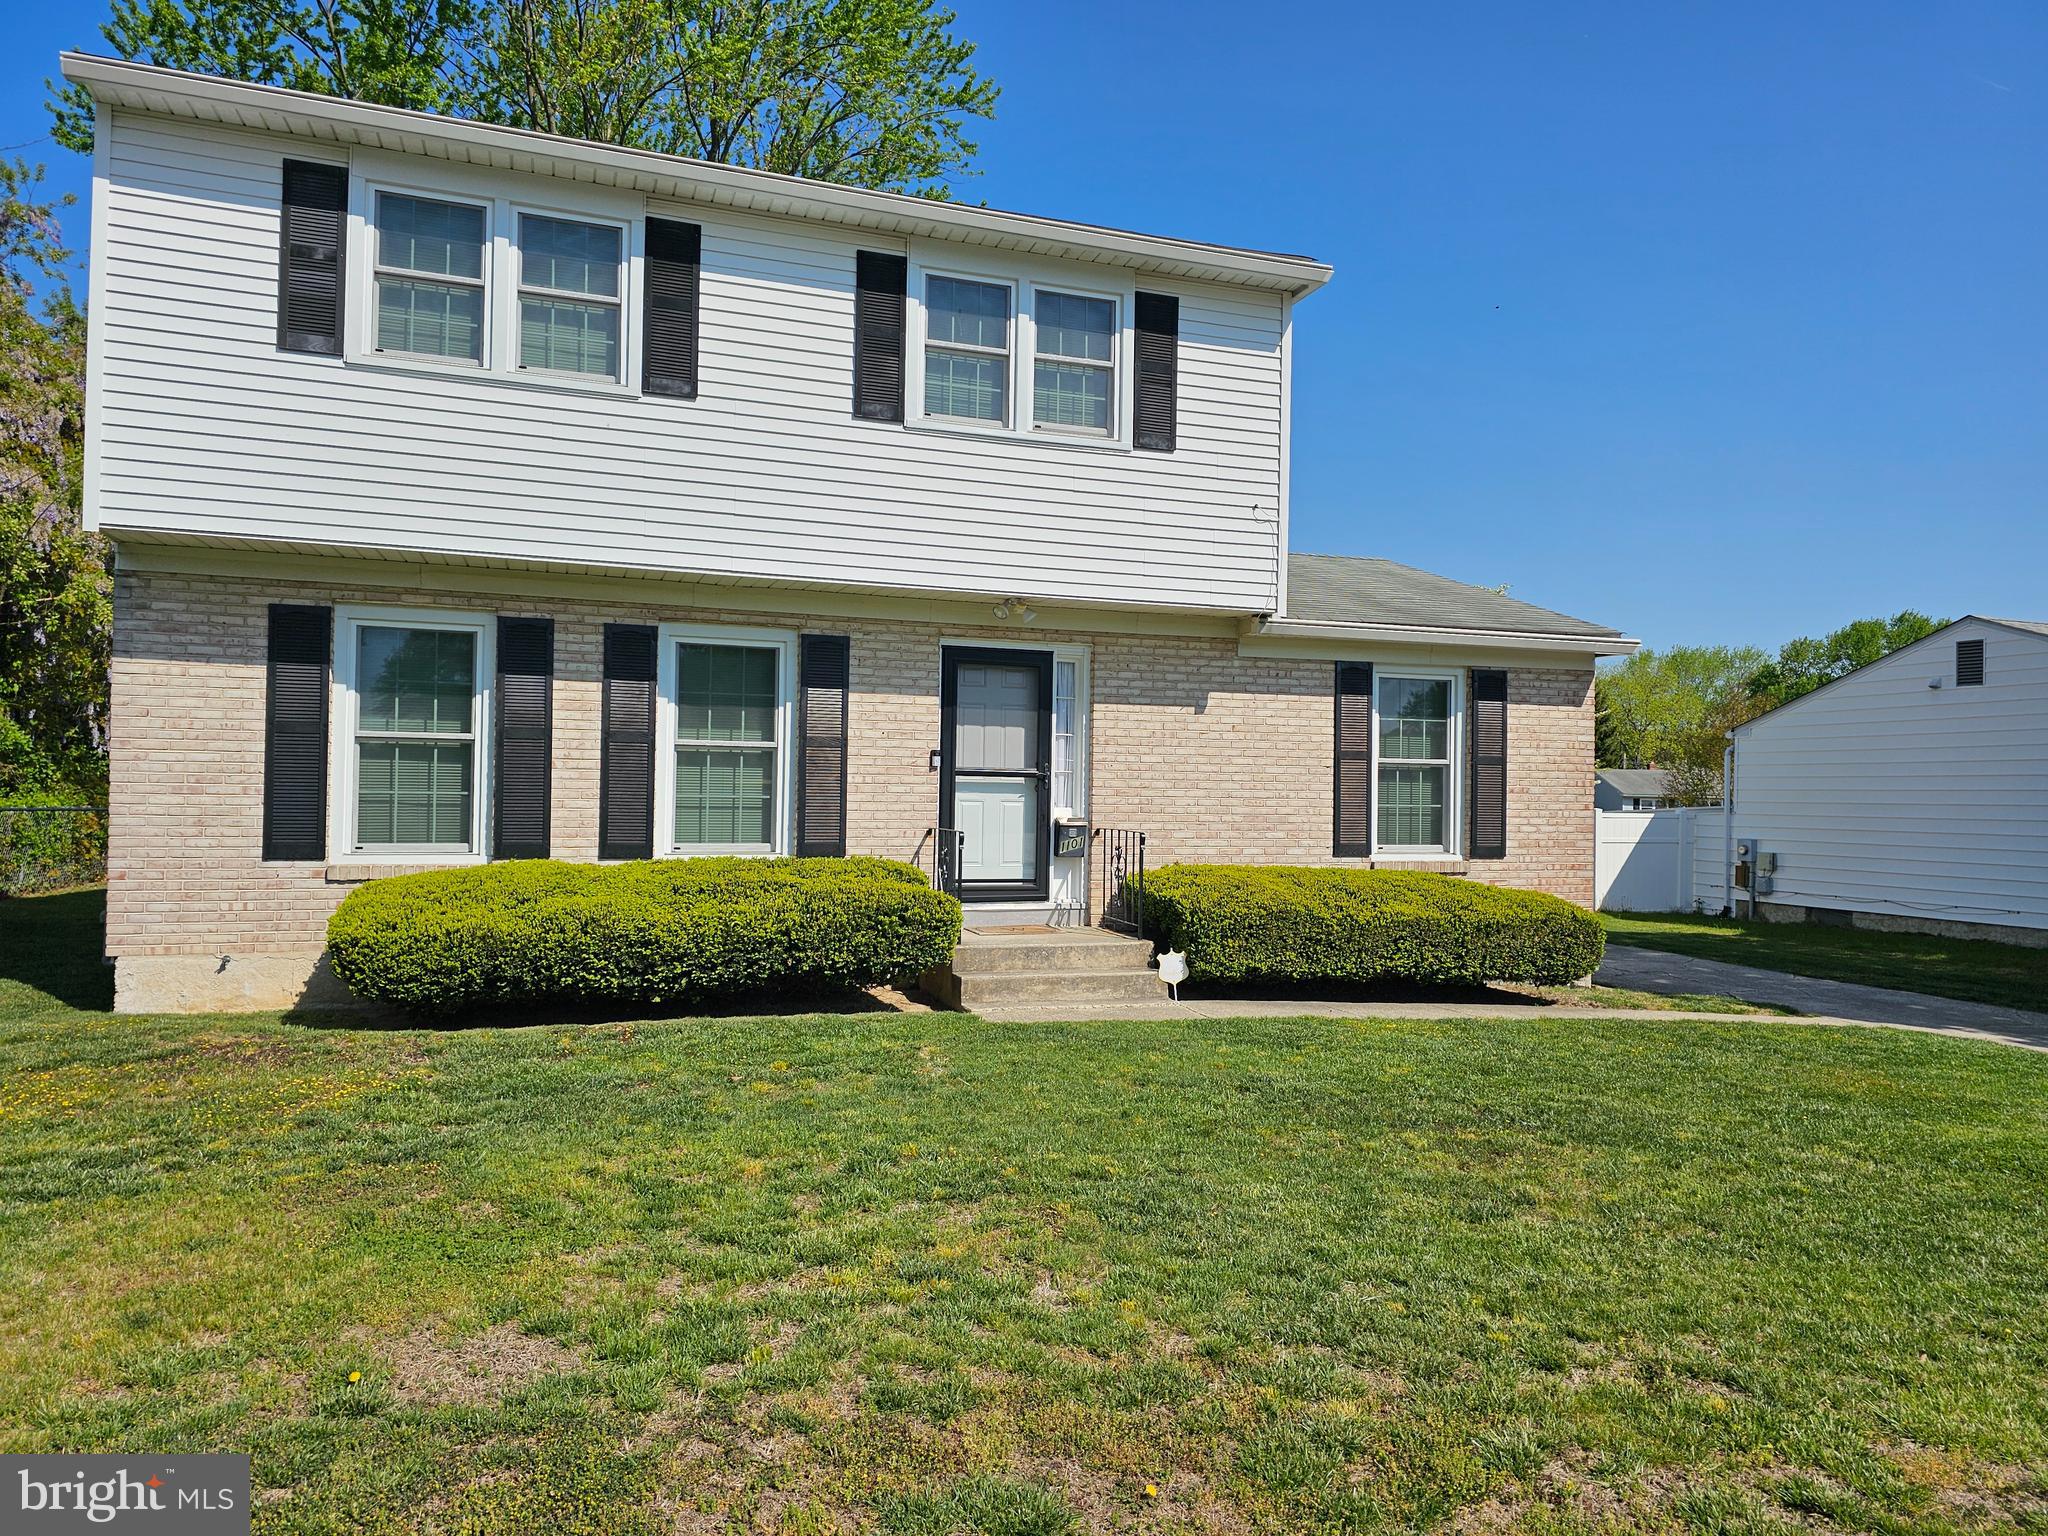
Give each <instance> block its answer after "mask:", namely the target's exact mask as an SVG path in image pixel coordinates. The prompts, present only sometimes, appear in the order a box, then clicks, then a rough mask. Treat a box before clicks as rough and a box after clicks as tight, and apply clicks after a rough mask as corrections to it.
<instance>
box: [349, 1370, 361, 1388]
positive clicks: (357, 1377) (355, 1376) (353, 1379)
mask: <svg viewBox="0 0 2048 1536" xmlns="http://www.w3.org/2000/svg"><path fill="white" fill-rule="evenodd" d="M362 1379H363V1373H362V1372H361V1371H350V1372H349V1373H348V1384H349V1385H350V1386H354V1385H355V1384H356V1383H357V1382H359V1381H361V1380H362Z"/></svg>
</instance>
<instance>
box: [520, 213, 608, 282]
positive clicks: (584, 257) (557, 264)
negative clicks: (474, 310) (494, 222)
mask: <svg viewBox="0 0 2048 1536" xmlns="http://www.w3.org/2000/svg"><path fill="white" fill-rule="evenodd" d="M519 280H520V282H521V284H522V285H524V286H525V287H528V288H553V289H556V290H558V291H559V292H562V293H587V294H590V295H592V296H594V297H598V298H607V299H615V298H617V297H618V296H619V232H618V231H617V230H616V229H613V228H611V227H609V226H608V225H604V224H580V223H577V222H575V221H574V220H571V219H550V218H543V217H541V216H540V215H538V214H532V213H522V214H521V215H520V216H519Z"/></svg>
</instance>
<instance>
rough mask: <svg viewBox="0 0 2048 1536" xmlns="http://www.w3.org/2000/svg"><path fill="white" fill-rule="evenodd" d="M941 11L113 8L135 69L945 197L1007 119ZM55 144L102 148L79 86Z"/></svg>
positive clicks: (766, 3)
mask: <svg viewBox="0 0 2048 1536" xmlns="http://www.w3.org/2000/svg"><path fill="white" fill-rule="evenodd" d="M954 20H955V17H954V15H953V13H952V12H951V11H947V10H941V9H936V8H935V7H934V3H933V0H114V8H113V15H112V18H111V19H110V20H109V21H108V22H107V24H106V25H105V26H104V27H103V28H102V29H101V30H102V33H103V35H104V36H105V38H106V40H107V42H108V43H109V44H110V45H111V46H112V47H113V49H114V50H115V52H117V53H119V54H120V55H121V56H122V57H124V58H131V59H139V60H142V61H144V62H147V63H152V64H165V65H170V66H173V67H175V68H179V69H191V70H199V71H203V72H205V73H208V74H218V75H227V76H231V77H233V78H236V79H242V80H251V81H256V82H258V83H261V84H266V85H283V86H290V87H292V88H294V89H297V90H305V91H316V92H320V93H323V94H329V95H335V96H347V97H351V98H353V99H355V100H359V101H373V102H379V103H383V104H385V105H390V106H402V107H417V108H423V109H426V110H430V111H436V112H444V113H450V114H453V115H456V116H462V117H469V118H475V119H478V120H480V121H484V122H493V123H506V124H510V125H512V126H514V127H520V128H536V129H540V130H543V131H545V132H549V133H561V134H568V135H570V136H572V137H576V138H586V139H597V140H601V141H605V142H608V143H614V144H625V145H630V146H633V147H636V148H641V149H653V150H660V151H663V152H666V153H671V154H681V155H691V156H695V157H697V158H699V159H704V160H715V161H719V162H722V163H725V164H731V165H745V166H753V167H756V168H759V169H762V170H770V171H782V172H787V173H789V174H791V175H796V176H810V177H814V178H817V179H820V180H824V181H836V182H845V183H849V184H853V185H858V186H866V187H880V188H885V189H889V190H893V191H904V192H915V193H920V194H923V195H925V196H934V197H943V196H946V195H947V194H948V190H949V184H950V182H951V180H952V179H953V178H956V177H958V176H961V175H965V174H969V173H970V166H971V162H972V161H973V158H974V155H975V153H976V150H977V147H978V146H977V145H976V144H975V143H974V141H973V140H971V139H969V138H967V137H966V133H965V124H966V123H967V122H968V121H969V120H970V119H974V118H982V119H987V118H991V117H993V116H994V114H995V103H996V97H997V94H998V92H997V87H996V86H995V85H994V84H993V83H992V82H990V81H988V80H986V79H983V78H982V77H981V76H980V75H978V74H976V73H975V71H974V69H973V67H972V59H973V55H974V45H973V44H972V43H967V42H962V41H960V40H958V39H956V38H955V37H954V36H953V33H952V26H953V23H954ZM56 113H57V136H58V138H59V140H60V141H61V142H63V143H66V144H68V145H71V146H72V147H74V148H81V149H82V148H86V147H88V146H89V145H90V143H91V138H92V108H91V103H90V101H88V100H87V99H86V98H85V97H84V96H83V95H82V94H81V93H79V92H78V91H76V90H67V91H66V92H64V93H63V94H62V95H61V96H60V97H59V100H58V102H57V103H56Z"/></svg>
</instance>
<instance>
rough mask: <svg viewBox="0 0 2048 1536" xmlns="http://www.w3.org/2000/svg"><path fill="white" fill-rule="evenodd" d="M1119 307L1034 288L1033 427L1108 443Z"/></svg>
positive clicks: (1097, 298)
mask: <svg viewBox="0 0 2048 1536" xmlns="http://www.w3.org/2000/svg"><path fill="white" fill-rule="evenodd" d="M1117 307H1118V306H1117V301H1116V300H1115V299H1114V298H1110V297H1108V296H1106V295H1102V294H1092V293H1066V292H1062V291H1060V290H1059V289H1055V288H1034V289H1033V290H1032V294H1031V335H1032V365H1031V422H1032V425H1033V426H1034V427H1037V428H1039V429H1040V430H1043V431H1049V432H1074V433H1080V434H1083V435H1086V436H1090V437H1110V436H1112V435H1114V434H1115V432H1116V422H1117V389H1116V374H1117V353H1118V350H1119V348H1118V342H1119V341H1120V340H1121V338H1122V327H1121V326H1120V325H1119V324H1118V322H1117Z"/></svg>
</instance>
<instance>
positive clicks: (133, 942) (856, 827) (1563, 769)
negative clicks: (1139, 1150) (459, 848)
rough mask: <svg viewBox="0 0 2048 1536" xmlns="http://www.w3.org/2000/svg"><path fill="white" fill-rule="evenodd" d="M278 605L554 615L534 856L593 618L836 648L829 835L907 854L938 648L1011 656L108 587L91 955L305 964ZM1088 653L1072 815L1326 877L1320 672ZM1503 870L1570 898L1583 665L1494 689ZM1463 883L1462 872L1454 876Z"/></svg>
mask: <svg viewBox="0 0 2048 1536" xmlns="http://www.w3.org/2000/svg"><path fill="white" fill-rule="evenodd" d="M279 600H289V601H299V602H320V603H335V604H344V603H356V602H363V603H377V604H382V605H391V606H410V605H416V606H421V607H432V608H440V609H474V610H477V611H479V612H505V613H536V612H547V613H551V614H552V615H553V616H554V618H555V621H556V628H555V639H556V684H555V711H556V713H555V732H554V735H555V766H554V790H553V793H554V805H553V817H554V844H555V852H556V855H557V856H558V857H562V858H572V859H573V858H584V859H587V858H594V857H595V856H596V851H597V811H596V804H597V782H598V716H599V708H598V677H599V656H600V644H601V634H602V626H603V625H604V624H605V623H606V622H608V621H622V620H623V621H632V622H641V623H652V622H658V621H693V622H707V623H718V622H730V623H734V624H741V625H755V626H759V625H763V624H773V623H777V622H779V623H780V624H781V625H782V626H784V627H788V628H793V629H802V628H808V629H813V630H824V631H829V632H833V633H844V634H849V635H851V636H852V637H853V697H852V701H851V720H850V729H851V736H852V745H851V748H850V762H849V776H848V823H849V825H848V832H849V839H850V843H851V846H852V848H853V849H854V850H855V851H857V852H864V853H877V854H885V855H888V856H891V857H895V858H906V859H908V858H918V859H920V861H921V862H922V861H924V860H925V859H928V857H929V854H928V850H925V849H924V848H923V846H922V845H923V839H924V836H925V832H926V829H927V828H929V827H930V826H931V825H932V824H933V822H934V820H935V819H936V810H937V804H936V802H937V795H938V780H937V776H936V775H935V774H933V773H932V772H931V771H930V769H929V766H928V758H929V754H930V751H931V749H932V748H933V747H935V746H936V745H938V738H939V703H938V694H939V642H940V639H941V637H942V636H944V637H945V638H954V639H974V638H999V639H1008V640H1017V639H1021V638H1023V634H1022V633H1020V631H1019V630H1018V629H1017V628H1016V627H1014V626H1010V627H999V626H990V627H987V628H986V629H981V630H976V629H973V628H966V627H961V626H957V625H941V624H938V623H920V622H911V621H903V620H888V621H883V620H843V619H836V618H834V619H825V620H813V621H807V620H805V619H804V618H803V617H801V616H800V615H796V614H792V615H790V616H788V617H787V618H785V619H782V620H780V621H777V620H775V619H771V618H765V617H764V616H763V615H761V614H759V613H751V612H750V613H724V612H719V611H715V610H710V609H703V608H670V607H661V606H658V605H651V604H650V603H649V602H648V601H647V600H646V599H645V598H643V597H640V596H638V595H635V596H634V597H632V598H631V599H622V600H620V601H618V602H595V601H590V600H587V599H582V598H578V599H575V600H569V599H551V600H548V601H546V602H540V601H537V600H535V599H534V598H532V597H530V596H522V597H516V598H511V597H508V598H505V599H502V600H496V601H494V600H493V599H491V598H489V597H480V596H474V595H469V594H462V595H451V594H449V593H446V592H441V591H436V590H434V589H432V588H431V587H427V586H422V587H420V588H417V589H412V590H395V589H392V588H389V587H375V588H370V587H354V586H349V585H342V584H333V585H329V584H317V585H316V584H309V583H304V582H292V583H287V584H279V583H272V582H263V581H258V580H254V579H250V578H243V577H224V576H191V575H170V574H163V573H151V572H135V571H124V572H123V573H122V574H121V575H120V576H119V578H118V579H117V582H116V589H115V605H116V607H115V634H114V668H113V705H114V707H113V742H112V745H113V782H112V828H111V831H112V846H111V849H110V854H109V859H108V879H109V893H108V912H107V949H108V953H110V954H112V955H115V956H120V957H145V956H173V955H177V956H203V955H223V954H226V955H244V954H265V953H272V954H276V953H299V954H309V953H312V952H314V951H317V950H318V949H319V948H320V947H321V944H322V940H323V934H324V930H325V924H326V920H327V917H328V914H329V913H330V912H331V911H332V910H333V908H334V906H335V905H336V903H337V902H339V901H340V899H341V898H342V896H343V895H345V894H346V893H347V891H348V889H349V886H348V885H347V884H345V883H341V882H339V881H331V880H330V879H329V868H328V866H327V865H325V864H322V863H292V864H265V863H263V862H262V860H261V842H262V805H261V797H262V786H263V686H264V684H263V658H264V645H265V624H266V609H267V605H268V604H269V603H271V602H273V601H279ZM1028 633H1029V634H1030V636H1031V638H1033V639H1038V640H1044V641H1046V642H1048V643H1051V642H1054V641H1078V642H1085V643H1087V644H1088V645H1089V646H1090V648H1091V657H1092V670H1093V713H1092V721H1091V725H1092V742H1091V752H1090V759H1089V761H1090V769H1091V780H1092V796H1093V798H1092V802H1091V805H1092V811H1093V815H1092V819H1093V820H1094V822H1095V823H1096V824H1097V825H1099V826H1128V827H1138V828H1143V829H1144V830H1145V831H1147V832H1148V833H1149V834H1150V839H1151V847H1150V855H1151V859H1152V861H1153V863H1154V864H1158V863H1164V862H1169V861H1172V860H1177V859H1178V860H1187V859H1202V860H1246V861H1261V862H1290V863H1328V862H1331V855H1330V812H1331V801H1330V797H1331V784H1330V732H1331V728H1332V726H1331V706H1330V667H1331V664H1330V663H1329V662H1327V661H1279V660H1251V659H1245V658H1241V657H1239V656H1238V655H1237V652H1236V645H1235V642H1234V641H1232V640H1230V639H1227V638H1186V637H1163V636H1162V637H1143V638H1138V637H1130V636H1123V635H1114V634H1101V633H1096V634H1077V633H1072V632H1060V631H1041V630H1039V629H1037V628H1033V629H1032V630H1030V631H1029V632H1028ZM1509 752H1510V757H1509V821H1508V848H1509V857H1508V858H1507V859H1505V860H1502V861H1499V862H1493V863H1480V864H1474V865H1472V866H1470V868H1469V873H1470V875H1471V876H1473V877H1474V878H1478V879H1484V880H1490V881H1499V882H1503V883H1508V884H1514V885H1524V886H1531V887H1536V888H1540V889H1544V890H1549V891H1553V892H1555V893H1557V894H1559V895H1562V896H1566V897H1569V898H1570V899H1572V900H1574V901H1579V902H1583V903H1589V902H1590V901H1591V899H1592V838H1593V818H1592V796H1593V711H1592V671H1591V669H1590V668H1589V667H1580V668H1575V669H1570V670H1564V669H1558V670H1552V669H1531V670H1516V671H1514V672H1513V673H1512V674H1511V677H1510V683H1509ZM1461 867H1462V866H1461Z"/></svg>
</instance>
